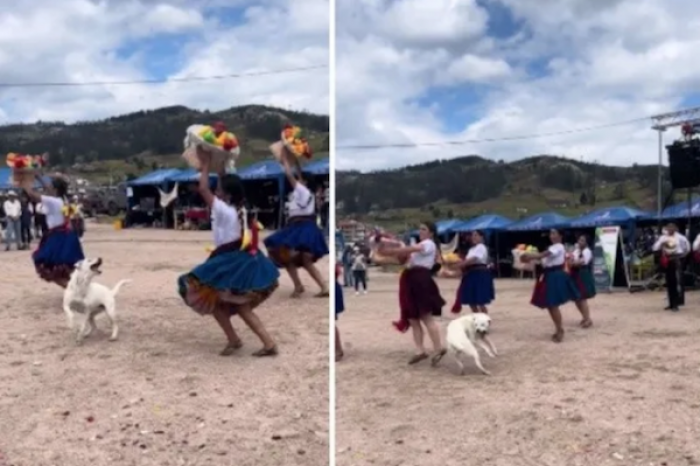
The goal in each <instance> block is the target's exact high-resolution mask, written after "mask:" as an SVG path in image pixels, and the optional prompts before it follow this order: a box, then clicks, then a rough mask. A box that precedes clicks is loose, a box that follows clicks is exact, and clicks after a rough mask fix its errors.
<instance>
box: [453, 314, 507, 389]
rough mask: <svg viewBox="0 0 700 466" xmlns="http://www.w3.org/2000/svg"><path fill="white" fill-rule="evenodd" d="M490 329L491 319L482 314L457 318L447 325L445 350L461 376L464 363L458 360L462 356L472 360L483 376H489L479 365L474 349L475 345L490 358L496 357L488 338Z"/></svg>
mask: <svg viewBox="0 0 700 466" xmlns="http://www.w3.org/2000/svg"><path fill="white" fill-rule="evenodd" d="M490 327H491V317H489V316H488V314H484V313H474V314H469V315H466V316H463V317H459V318H457V319H455V320H453V321H451V322H450V323H449V324H448V325H447V337H446V338H447V348H448V350H450V351H451V352H452V354H453V356H454V359H455V361H457V365H458V366H459V369H460V374H461V375H464V363H463V362H462V360H461V359H460V355H462V354H464V355H466V356H471V357H472V358H474V364H476V367H478V368H479V370H480V371H481V372H483V373H484V374H486V375H491V373H490V372H489V371H487V370H486V369H484V366H482V365H481V358H480V357H479V351H478V350H477V348H476V347H477V345H478V346H480V347H481V348H482V349H483V350H484V351H485V352H486V354H488V355H489V356H490V357H492V358H495V357H496V356H497V355H498V352H497V351H496V347H495V346H494V345H493V343H492V342H491V340H490V339H489V337H488V333H489V329H490Z"/></svg>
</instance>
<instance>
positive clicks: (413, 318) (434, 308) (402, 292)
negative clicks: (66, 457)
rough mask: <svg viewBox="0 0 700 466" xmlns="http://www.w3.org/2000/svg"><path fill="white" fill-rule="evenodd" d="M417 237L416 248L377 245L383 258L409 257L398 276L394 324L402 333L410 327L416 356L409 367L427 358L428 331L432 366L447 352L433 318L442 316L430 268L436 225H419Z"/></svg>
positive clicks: (435, 249) (442, 302)
mask: <svg viewBox="0 0 700 466" xmlns="http://www.w3.org/2000/svg"><path fill="white" fill-rule="evenodd" d="M418 235H419V237H420V242H419V243H418V244H416V245H413V246H406V247H400V248H388V247H387V246H383V245H382V244H381V243H380V245H379V248H380V251H381V253H382V254H383V255H386V256H389V255H391V256H395V257H398V258H402V257H406V256H408V260H407V264H406V269H405V270H404V271H403V272H402V273H401V278H400V281H399V305H400V307H401V318H400V320H399V321H398V322H394V326H395V327H396V329H397V330H399V331H400V332H402V333H404V332H406V331H408V329H409V328H411V329H412V330H413V341H414V343H415V345H416V354H415V355H414V356H413V357H412V358H411V359H410V360H409V361H408V363H409V364H411V365H412V364H416V363H419V362H421V361H423V360H425V359H428V357H429V356H428V353H427V351H426V350H425V346H424V345H423V340H424V337H425V332H426V331H427V333H428V335H429V336H430V339H431V340H432V342H433V349H434V354H433V358H432V364H433V366H435V365H437V364H438V363H439V362H440V360H441V359H442V357H443V356H444V355H445V354H446V353H447V350H446V349H445V347H444V346H443V345H442V341H441V339H440V329H439V328H438V325H437V322H436V321H435V318H434V316H440V315H441V314H442V307H443V306H444V305H445V300H444V299H442V296H440V289H439V288H438V286H437V283H435V280H434V279H433V267H434V266H435V265H436V263H437V260H438V255H439V254H440V251H439V249H438V247H437V245H436V244H435V240H434V238H435V237H436V236H437V229H436V228H435V224H433V223H430V222H426V223H424V224H422V225H421V226H420V228H419V229H418ZM421 324H422V325H421ZM424 328H425V330H424Z"/></svg>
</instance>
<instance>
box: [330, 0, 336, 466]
mask: <svg viewBox="0 0 700 466" xmlns="http://www.w3.org/2000/svg"><path fill="white" fill-rule="evenodd" d="M328 13H329V14H328V52H329V57H328V58H329V61H328V63H329V65H330V66H329V68H328V80H329V82H328V92H329V94H328V97H329V107H330V108H329V109H328V110H329V113H328V115H329V125H330V126H329V128H328V129H329V130H330V131H329V143H328V144H329V146H328V157H329V159H328V162H329V172H328V189H329V190H330V191H329V195H330V197H329V213H328V214H329V215H328V243H329V244H328V246H329V248H328V249H329V251H330V254H329V262H328V263H329V267H328V271H329V278H330V280H329V281H328V285H329V287H328V288H329V290H330V299H329V300H328V369H329V370H328V377H329V380H328V395H329V396H328V450H329V451H328V464H329V465H330V466H335V451H336V448H335V445H336V441H335V440H336V439H335V432H336V429H335V405H336V398H335V394H336V390H335V380H336V379H335V325H336V324H335V280H336V278H335V258H336V251H335V135H336V132H335V110H336V106H335V0H329V2H328Z"/></svg>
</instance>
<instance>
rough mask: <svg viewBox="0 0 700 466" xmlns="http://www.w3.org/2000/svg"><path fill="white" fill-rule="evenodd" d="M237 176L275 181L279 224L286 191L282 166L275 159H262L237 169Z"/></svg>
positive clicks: (282, 218)
mask: <svg viewBox="0 0 700 466" xmlns="http://www.w3.org/2000/svg"><path fill="white" fill-rule="evenodd" d="M238 176H240V177H241V179H242V180H244V181H262V182H266V181H268V182H269V181H272V182H275V183H276V187H277V189H276V191H277V195H278V196H279V205H278V209H279V212H278V221H279V225H280V226H281V225H282V224H283V221H284V203H285V197H286V196H285V193H286V182H285V180H286V175H285V173H284V168H282V165H280V163H279V162H278V161H276V160H263V161H261V162H258V163H254V164H253V165H250V166H248V167H245V168H243V169H241V170H239V171H238Z"/></svg>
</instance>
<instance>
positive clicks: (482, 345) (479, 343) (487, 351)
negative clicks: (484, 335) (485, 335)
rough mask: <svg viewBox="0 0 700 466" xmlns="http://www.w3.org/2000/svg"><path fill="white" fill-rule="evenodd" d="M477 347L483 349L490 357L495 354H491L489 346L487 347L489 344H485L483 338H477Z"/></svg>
mask: <svg viewBox="0 0 700 466" xmlns="http://www.w3.org/2000/svg"><path fill="white" fill-rule="evenodd" d="M476 343H477V344H478V345H479V347H480V348H481V349H482V350H484V353H486V354H487V355H488V356H489V357H490V358H495V357H496V355H495V354H493V352H492V351H491V348H489V345H487V344H486V343H485V342H484V341H483V340H481V339H479V341H477V342H476Z"/></svg>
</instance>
